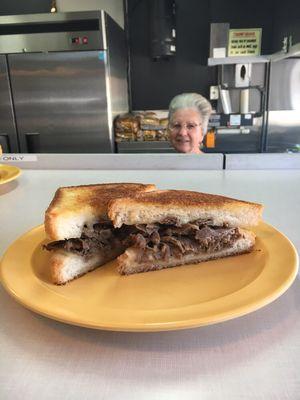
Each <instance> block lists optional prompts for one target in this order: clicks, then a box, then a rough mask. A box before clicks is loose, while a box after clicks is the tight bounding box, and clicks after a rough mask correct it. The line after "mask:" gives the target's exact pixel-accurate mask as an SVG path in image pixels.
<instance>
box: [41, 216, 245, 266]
mask: <svg viewBox="0 0 300 400" xmlns="http://www.w3.org/2000/svg"><path fill="white" fill-rule="evenodd" d="M240 237H241V234H240V231H239V229H238V228H229V227H228V226H227V225H226V224H225V225H224V226H222V227H217V226H213V225H212V221H211V220H197V221H194V222H192V223H188V224H185V225H182V226H179V225H178V224H177V223H175V221H174V220H173V219H172V220H171V219H166V220H164V221H162V223H160V224H147V225H135V226H123V227H121V228H120V229H114V228H113V226H112V225H111V224H110V223H107V222H100V223H97V224H94V225H93V226H91V227H88V226H84V228H83V232H82V235H81V237H80V238H76V239H75V238H73V239H65V240H58V241H55V242H51V243H49V244H47V245H45V246H44V248H45V249H46V250H50V251H52V250H58V249H64V250H66V251H70V252H73V253H76V254H79V255H82V256H84V257H89V256H90V255H92V254H94V253H95V252H98V251H99V250H103V251H110V250H111V249H112V248H115V247H123V248H124V251H125V249H126V248H127V247H131V246H133V247H135V248H137V249H141V250H143V251H142V252H141V251H139V252H137V254H139V256H138V257H139V260H137V261H138V262H151V261H154V260H165V261H167V260H168V259H169V258H170V257H171V256H173V257H177V258H181V257H182V256H183V255H184V254H190V253H195V252H200V251H201V252H215V251H219V250H222V249H224V248H227V247H231V246H232V244H233V243H234V242H235V241H236V240H237V239H239V238H240Z"/></svg>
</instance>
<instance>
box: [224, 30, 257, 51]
mask: <svg viewBox="0 0 300 400" xmlns="http://www.w3.org/2000/svg"><path fill="white" fill-rule="evenodd" d="M260 48H261V28H253V29H230V30H229V38H228V56H229V57H230V56H259V55H260Z"/></svg>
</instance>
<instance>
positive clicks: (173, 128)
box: [170, 122, 201, 132]
mask: <svg viewBox="0 0 300 400" xmlns="http://www.w3.org/2000/svg"><path fill="white" fill-rule="evenodd" d="M198 126H201V124H196V123H195V124H194V123H187V124H179V123H176V122H175V123H174V124H170V129H171V131H174V132H179V131H180V130H181V129H182V128H185V129H186V130H187V131H189V132H192V131H194V130H195V129H196V128H197V127H198Z"/></svg>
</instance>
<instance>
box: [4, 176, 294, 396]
mask: <svg viewBox="0 0 300 400" xmlns="http://www.w3.org/2000/svg"><path fill="white" fill-rule="evenodd" d="M122 181H123V182H146V183H155V184H157V186H158V187H160V188H174V189H190V190H199V191H204V192H210V193H218V194H224V195H228V196H232V197H236V198H240V199H245V200H249V201H256V202H260V203H263V204H264V205H265V212H264V219H265V221H266V222H268V223H270V224H272V225H273V226H275V227H276V228H278V229H279V230H281V231H282V232H283V233H284V234H286V235H287V236H288V237H289V238H290V239H291V240H292V241H293V243H294V244H295V246H296V247H297V249H298V252H299V251H300V234H299V233H300V228H299V227H300V188H299V186H300V170H276V171H275V170H268V171H266V170H259V171H252V170H249V171H239V170H226V171H225V170H220V171H210V170H206V171H196V170H194V171H166V170H164V171H151V170H148V171H130V170H127V171H117V170H114V171H108V170H106V171H97V170H72V171H71V170H64V171H63V170H51V171H50V170H48V171H47V170H45V171H43V170H24V171H23V174H22V175H21V176H20V177H19V178H18V180H16V181H13V182H10V183H7V184H5V185H0V221H1V231H0V255H2V254H3V252H4V251H5V249H6V248H7V246H8V245H9V244H10V243H11V242H12V241H14V240H15V239H16V238H17V237H18V236H20V235H22V234H23V233H24V232H25V231H27V230H29V229H30V228H32V227H34V226H36V225H38V224H40V223H42V222H43V213H44V210H45V209H46V207H47V206H48V204H49V202H50V200H51V198H52V196H53V194H54V191H55V190H56V188H57V187H59V186H65V185H77V184H84V183H101V182H122ZM0 303H1V313H0V398H1V400H2V399H3V400H10V399H16V400H17V399H22V400H27V399H30V400H35V399H49V400H50V399H67V400H68V399H70V400H71V399H72V400H74V399H76V400H77V399H78V400H79V399H80V400H81V399H96V398H97V399H128V400H129V399H130V400H135V399H151V400H152V399H159V400H163V399H172V400H173V399H179V398H180V399H201V400H202V399H203V400H206V399H209V400H219V399H220V400H221V399H222V400H224V399H226V400H227V399H249V400H250V399H251V400H252V399H268V400H269V399H280V400H283V399H295V400H297V399H299V393H300V372H299V371H300V312H299V311H300V283H299V279H298V278H297V279H296V281H295V282H294V284H293V285H292V287H291V288H290V289H289V290H288V291H287V292H286V293H285V294H283V295H282V296H281V297H280V298H279V299H277V300H276V301H274V302H273V303H271V304H270V305H268V306H266V307H264V308H262V309H261V310H258V311H256V312H254V313H251V314H249V315H246V316H244V317H241V318H237V319H234V320H231V321H228V322H224V323H221V324H217V325H211V326H207V327H202V328H196V329H190V330H183V331H177V332H176V331H173V332H162V333H146V334H145V333H120V332H105V331H97V330H90V329H85V328H80V327H75V326H69V325H65V324H63V323H59V322H56V321H54V320H50V319H47V318H44V317H42V316H39V315H37V314H35V313H33V312H31V311H28V310H26V309H25V308H23V307H22V306H21V305H19V304H18V303H16V302H15V301H14V300H13V299H12V298H11V297H10V296H9V295H8V294H7V293H6V292H5V290H4V289H3V288H2V287H0Z"/></svg>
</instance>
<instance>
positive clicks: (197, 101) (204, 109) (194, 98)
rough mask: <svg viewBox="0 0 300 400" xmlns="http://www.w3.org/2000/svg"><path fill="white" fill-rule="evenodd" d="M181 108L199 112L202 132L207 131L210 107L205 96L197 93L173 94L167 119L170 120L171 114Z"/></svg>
mask: <svg viewBox="0 0 300 400" xmlns="http://www.w3.org/2000/svg"><path fill="white" fill-rule="evenodd" d="M182 108H193V109H195V110H197V111H198V112H199V114H200V115H201V117H202V128H203V134H204V135H205V134H206V132H207V126H208V121H209V117H210V114H211V112H212V107H211V105H210V102H209V101H208V100H206V98H205V97H203V96H201V94H198V93H182V94H179V95H177V96H175V97H174V98H173V99H172V100H171V103H170V105H169V121H171V120H172V118H173V114H174V113H175V112H176V111H177V110H179V109H182Z"/></svg>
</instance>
